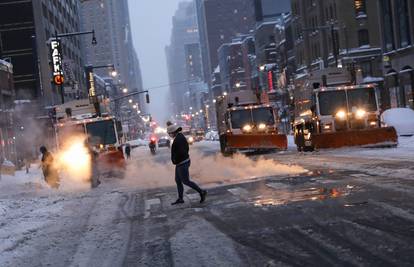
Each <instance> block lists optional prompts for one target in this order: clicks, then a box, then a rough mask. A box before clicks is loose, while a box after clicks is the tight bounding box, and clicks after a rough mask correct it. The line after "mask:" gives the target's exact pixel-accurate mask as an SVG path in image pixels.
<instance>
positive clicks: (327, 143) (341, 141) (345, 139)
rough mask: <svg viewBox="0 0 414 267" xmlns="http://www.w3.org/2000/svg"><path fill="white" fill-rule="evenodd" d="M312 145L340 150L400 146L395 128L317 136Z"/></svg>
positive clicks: (314, 136) (313, 138)
mask: <svg viewBox="0 0 414 267" xmlns="http://www.w3.org/2000/svg"><path fill="white" fill-rule="evenodd" d="M312 143H313V145H314V147H315V148H316V149H318V148H340V147H347V146H366V147H384V146H395V145H397V144H398V135H397V131H396V130H395V129H394V127H386V128H375V129H363V130H351V131H344V132H335V133H324V134H315V135H313V136H312Z"/></svg>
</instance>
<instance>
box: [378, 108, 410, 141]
mask: <svg viewBox="0 0 414 267" xmlns="http://www.w3.org/2000/svg"><path fill="white" fill-rule="evenodd" d="M381 121H382V122H383V124H385V125H387V126H393V127H394V128H395V130H396V131H397V133H398V135H400V136H412V135H414V110H412V109H410V108H392V109H388V110H386V111H384V113H382V115H381Z"/></svg>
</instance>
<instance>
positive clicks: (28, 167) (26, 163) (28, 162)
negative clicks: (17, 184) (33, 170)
mask: <svg viewBox="0 0 414 267" xmlns="http://www.w3.org/2000/svg"><path fill="white" fill-rule="evenodd" d="M24 166H25V168H26V174H28V173H29V170H30V160H29V158H27V157H26V158H25V159H24Z"/></svg>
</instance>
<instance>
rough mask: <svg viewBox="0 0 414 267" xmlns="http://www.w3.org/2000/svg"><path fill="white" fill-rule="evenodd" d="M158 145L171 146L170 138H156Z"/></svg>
mask: <svg viewBox="0 0 414 267" xmlns="http://www.w3.org/2000/svg"><path fill="white" fill-rule="evenodd" d="M158 147H168V148H170V147H171V140H170V138H169V137H168V136H163V137H160V139H158Z"/></svg>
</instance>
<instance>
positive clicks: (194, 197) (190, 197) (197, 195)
mask: <svg viewBox="0 0 414 267" xmlns="http://www.w3.org/2000/svg"><path fill="white" fill-rule="evenodd" d="M186 196H187V197H188V198H189V199H190V200H200V194H198V193H194V194H187V195H186Z"/></svg>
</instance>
